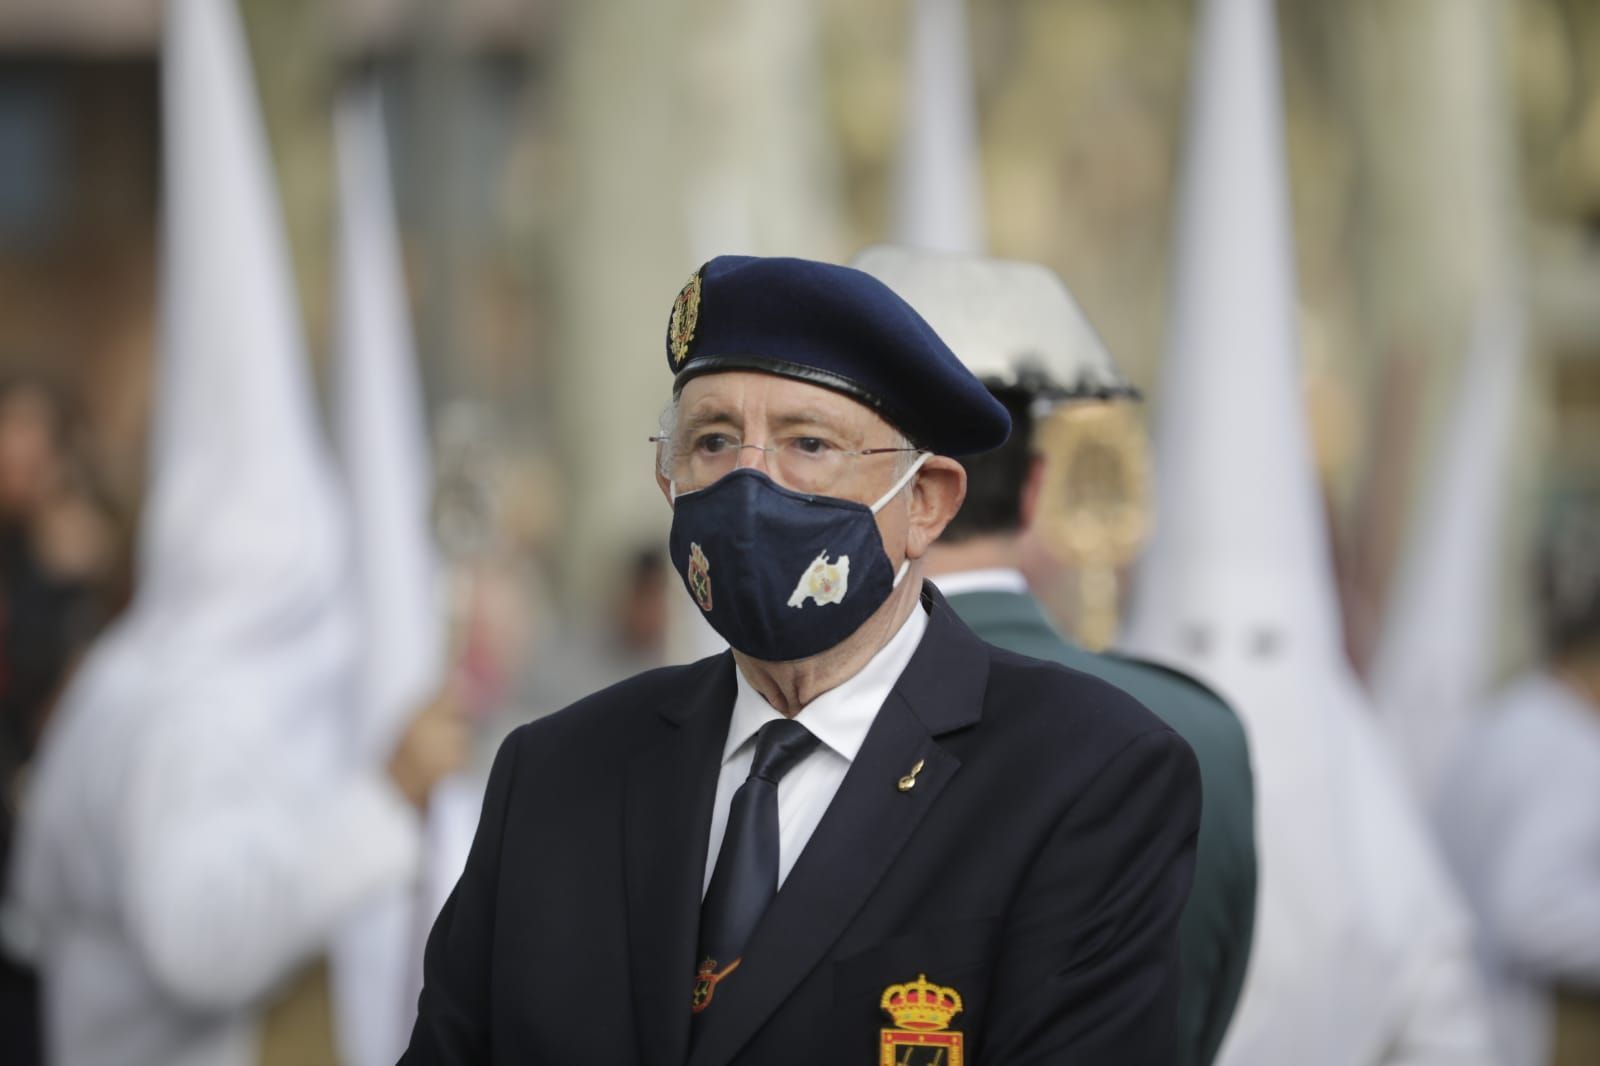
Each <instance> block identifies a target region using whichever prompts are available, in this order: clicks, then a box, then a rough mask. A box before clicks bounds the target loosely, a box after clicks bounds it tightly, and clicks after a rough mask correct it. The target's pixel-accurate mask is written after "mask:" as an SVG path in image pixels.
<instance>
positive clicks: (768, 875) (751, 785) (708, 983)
mask: <svg viewBox="0 0 1600 1066" xmlns="http://www.w3.org/2000/svg"><path fill="white" fill-rule="evenodd" d="M816 746H817V738H816V737H814V736H812V735H811V733H810V731H809V730H807V729H806V727H805V726H803V725H801V724H800V723H799V722H796V721H792V720H790V719H788V718H785V719H782V720H780V721H776V722H768V723H767V724H766V725H764V726H762V727H761V731H760V732H759V733H757V734H756V754H755V758H754V759H753V760H752V761H751V763H750V776H749V777H747V778H745V782H744V784H742V785H740V786H739V791H737V792H735V793H734V794H733V802H732V803H731V804H729V806H728V830H727V832H726V833H725V834H724V835H723V837H722V850H721V851H720V852H718V854H717V866H716V869H715V870H714V871H713V872H712V874H711V887H710V888H708V889H707V890H706V898H705V902H704V903H702V904H701V905H700V960H701V961H700V965H699V967H698V969H697V971H696V979H695V987H694V998H693V1001H692V1004H691V1006H692V1008H693V1010H694V1012H695V1013H696V1014H698V1013H700V1011H702V1010H704V1009H705V1008H706V1007H707V1006H708V1005H709V1004H710V1003H711V997H712V993H713V991H714V989H715V988H716V984H717V982H718V981H720V980H722V979H723V978H724V977H727V976H728V975H729V974H731V973H732V972H733V970H734V968H736V967H737V966H738V965H739V961H740V956H741V955H742V954H743V952H744V946H745V942H746V941H748V940H749V939H750V933H751V931H752V930H754V929H755V927H756V922H758V921H759V920H760V919H761V915H762V914H763V913H764V912H765V911H766V909H767V905H768V904H769V903H771V902H772V897H773V896H776V895H777V894H778V782H779V781H781V780H783V775H784V774H786V773H788V772H789V771H790V770H792V769H794V767H795V766H797V765H798V764H799V762H800V760H802V759H804V758H805V757H806V756H807V755H810V754H811V752H812V750H813V749H814V748H816Z"/></svg>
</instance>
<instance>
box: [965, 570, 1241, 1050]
mask: <svg viewBox="0 0 1600 1066" xmlns="http://www.w3.org/2000/svg"><path fill="white" fill-rule="evenodd" d="M948 598H949V601H950V606H951V607H953V608H955V611H956V614H958V615H960V616H961V619H962V621H964V622H966V623H967V625H969V626H971V627H972V629H973V630H974V631H975V632H976V633H977V634H978V636H980V637H982V638H983V639H984V640H986V641H988V642H989V643H991V644H995V645H998V646H999V647H1002V648H1005V649H1007V650H1008V651H1014V652H1020V653H1021V654H1023V655H1031V656H1033V657H1034V658H1036V659H1047V660H1050V661H1052V662H1058V663H1061V664H1062V665H1064V666H1068V667H1070V668H1072V669H1074V670H1079V671H1082V672H1083V673H1086V674H1093V675H1094V676H1096V677H1099V678H1102V679H1104V680H1106V681H1109V682H1111V683H1112V684H1113V685H1116V686H1117V687H1118V688H1120V689H1122V690H1123V691H1125V692H1127V693H1128V694H1129V695H1131V696H1133V697H1134V698H1135V699H1137V700H1138V701H1139V702H1140V703H1142V704H1144V705H1145V706H1146V707H1148V708H1149V709H1150V710H1152V711H1154V712H1155V713H1156V714H1157V715H1159V716H1160V717H1161V718H1162V719H1163V720H1165V721H1166V723H1167V724H1168V725H1170V726H1171V727H1172V728H1173V730H1174V731H1175V732H1176V733H1177V734H1178V735H1179V736H1181V737H1183V739H1184V740H1186V741H1188V742H1189V746H1190V747H1191V748H1193V749H1194V753H1195V756H1196V758H1198V759H1199V761H1200V781H1201V786H1202V788H1203V790H1204V796H1205V799H1204V806H1203V807H1202V809H1201V812H1200V839H1199V843H1198V850H1197V854H1196V860H1195V870H1194V889H1193V891H1192V892H1191V893H1190V895H1189V904H1188V906H1187V908H1185V910H1184V912H1183V920H1182V927H1181V930H1180V938H1181V942H1182V949H1183V993H1182V1001H1181V1005H1180V1007H1179V1015H1178V1043H1179V1048H1180V1053H1181V1059H1182V1062H1184V1063H1185V1064H1186V1066H1207V1064H1209V1063H1210V1062H1211V1061H1212V1059H1214V1058H1215V1057H1216V1054H1217V1048H1218V1046H1219V1045H1221V1043H1222V1037H1223V1034H1224V1033H1225V1032H1227V1029H1228V1022H1229V1020H1230V1019H1231V1018H1232V1017H1233V1008H1234V1004H1235V1003H1237V1002H1238V999H1239V988H1240V985H1242V984H1243V982H1244V969H1245V962H1246V961H1247V960H1248V959H1249V957H1250V940H1251V936H1252V934H1253V932H1254V928H1255V912H1256V838H1255V787H1254V784H1253V781H1252V779H1251V774H1250V750H1249V745H1248V744H1247V742H1246V740H1245V734H1244V727H1243V726H1241V725H1240V724H1239V719H1238V717H1237V716H1236V715H1235V714H1234V713H1233V711H1232V709H1231V708H1229V707H1228V705H1227V704H1226V703H1224V702H1223V701H1222V699H1221V698H1220V697H1218V696H1217V695H1216V694H1215V693H1213V692H1212V691H1211V690H1210V689H1208V688H1206V687H1205V686H1203V685H1202V684H1200V683H1199V682H1198V681H1195V680H1193V679H1192V678H1190V677H1188V676H1186V675H1184V674H1180V673H1178V672H1176V671H1172V670H1168V669H1166V668H1165V667H1161V666H1157V665H1155V664H1153V663H1145V662H1140V661H1138V660H1134V659H1125V658H1121V657H1118V656H1113V655H1095V654H1093V653H1091V652H1087V651H1084V650H1083V649H1082V648H1079V647H1075V646H1074V645H1072V644H1070V643H1068V642H1067V641H1066V640H1065V639H1064V638H1062V636H1061V635H1060V634H1059V633H1057V632H1056V630H1055V629H1054V627H1052V626H1051V625H1050V622H1049V620H1048V619H1046V618H1045V615H1044V612H1043V611H1042V610H1040V608H1039V605H1038V603H1037V602H1035V600H1034V599H1033V597H1031V596H1028V595H1026V594H1024V593H1020V592H967V593H962V594H960V595H955V596H950V597H948Z"/></svg>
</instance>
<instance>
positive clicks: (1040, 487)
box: [1017, 452, 1044, 533]
mask: <svg viewBox="0 0 1600 1066" xmlns="http://www.w3.org/2000/svg"><path fill="white" fill-rule="evenodd" d="M1043 491H1044V456H1043V455H1040V454H1039V453H1038V452H1029V453H1028V472H1027V474H1025V475H1024V476H1023V478H1022V498H1021V499H1020V500H1018V501H1017V519H1018V521H1019V522H1021V530H1020V531H1021V532H1023V533H1026V532H1027V531H1028V530H1030V529H1032V528H1033V520H1034V518H1036V517H1037V516H1038V514H1039V494H1040V493H1041V492H1043Z"/></svg>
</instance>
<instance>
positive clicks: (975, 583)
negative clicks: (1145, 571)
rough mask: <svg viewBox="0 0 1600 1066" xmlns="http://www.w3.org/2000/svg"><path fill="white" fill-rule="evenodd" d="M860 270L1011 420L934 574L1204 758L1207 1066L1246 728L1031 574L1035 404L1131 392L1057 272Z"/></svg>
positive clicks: (974, 610)
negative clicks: (1071, 618)
mask: <svg viewBox="0 0 1600 1066" xmlns="http://www.w3.org/2000/svg"><path fill="white" fill-rule="evenodd" d="M855 265H856V266H858V267H859V268H860V269H862V270H865V271H866V272H868V273H869V274H872V275H873V276H875V277H877V278H878V279H880V280H881V281H883V282H885V283H886V284H888V285H889V286H890V287H891V288H893V289H894V290H895V292H897V293H899V294H900V295H901V296H902V297H904V298H905V299H906V300H908V301H909V302H910V303H911V305H912V306H913V307H915V308H918V309H919V310H920V311H921V312H922V313H923V314H924V315H925V316H926V317H927V319H928V321H929V322H930V323H931V324H933V325H934V326H935V328H937V329H938V331H939V333H940V335H941V336H942V337H944V338H946V339H947V340H948V342H949V343H950V344H951V345H952V346H953V347H954V348H955V350H956V353H957V354H958V355H959V356H960V357H961V359H962V361H963V362H964V363H966V365H967V367H968V368H969V369H971V370H972V372H973V373H974V374H976V375H978V377H979V378H980V379H981V380H982V381H983V382H984V383H985V384H986V385H988V387H989V391H990V393H992V394H993V395H994V397H995V399H997V400H999V401H1000V402H1001V403H1003V404H1004V405H1005V407H1006V410H1007V411H1008V412H1009V413H1010V415H1011V436H1010V438H1009V439H1008V440H1007V441H1006V442H1005V444H1003V445H1001V446H1000V447H999V448H996V449H994V450H993V451H990V452H986V453H984V454H982V455H978V456H973V457H971V458H968V459H966V460H965V461H964V462H963V464H962V465H963V466H965V467H966V470H967V478H968V485H969V488H970V490H971V491H970V494H969V496H968V498H967V503H966V506H964V507H963V508H962V510H961V513H960V514H958V515H957V516H956V518H955V520H954V521H953V522H951V523H950V524H949V525H948V526H946V527H945V531H944V533H943V535H942V536H940V538H939V541H938V543H937V544H935V545H934V547H933V548H932V549H931V550H930V551H929V553H928V557H927V572H928V576H929V577H930V578H931V579H932V581H933V582H934V584H935V585H937V586H938V588H939V590H940V591H941V592H943V593H945V594H946V595H947V596H948V597H949V603H950V606H951V607H952V608H953V609H954V610H955V612H956V614H957V615H959V616H960V617H961V619H962V621H964V622H966V623H967V624H968V625H970V626H971V627H972V629H973V631H974V632H976V633H977V634H978V636H980V637H982V638H983V639H984V640H987V641H990V642H991V643H993V644H996V645H998V646H1000V647H1002V648H1006V649H1008V650H1010V651H1015V652H1021V653H1022V654H1024V655H1033V656H1036V657H1038V658H1040V659H1048V660H1051V661H1052V662H1058V663H1061V664H1062V665H1063V666H1069V667H1071V668H1072V669H1074V670H1082V671H1083V672H1084V673H1086V674H1093V675H1095V676H1096V677H1101V678H1104V679H1105V680H1107V681H1110V682H1111V683H1112V684H1114V685H1116V686H1117V687H1118V688H1120V689H1123V690H1124V691H1126V692H1128V693H1129V694H1131V695H1133V696H1134V697H1136V698H1137V699H1138V700H1139V701H1140V702H1142V703H1144V704H1145V705H1146V706H1148V707H1149V708H1150V709H1151V710H1152V711H1154V712H1155V713H1156V714H1158V715H1160V716H1161V717H1162V718H1163V719H1164V720H1165V721H1166V722H1167V724H1168V725H1170V726H1172V728H1173V729H1175V730H1176V731H1177V732H1178V735H1179V736H1181V737H1183V739H1184V740H1186V741H1188V742H1189V744H1190V746H1191V747H1193V749H1194V753H1195V757H1196V759H1198V760H1199V763H1200V780H1201V783H1202V784H1203V786H1204V788H1205V809H1204V810H1203V811H1202V812H1201V815H1200V838H1199V846H1198V850H1197V852H1196V855H1195V871H1194V891H1193V893H1192V894H1191V895H1190V897H1189V904H1188V906H1187V907H1186V908H1185V909H1184V912H1183V920H1182V922H1181V923H1180V926H1179V931H1180V939H1181V943H1182V947H1183V995H1182V997H1181V998H1180V1003H1179V1011H1178V1050H1179V1055H1178V1060H1177V1061H1179V1062H1181V1063H1185V1064H1191V1066H1204V1064H1208V1063H1210V1062H1211V1061H1212V1060H1213V1059H1215V1058H1216V1056H1217V1049H1218V1048H1219V1047H1220V1046H1221V1044H1222V1037H1223V1034H1225V1033H1226V1032H1227V1029H1228V1023H1229V1021H1230V1020H1231V1019H1232V1018H1233V1009H1234V1006H1235V1005H1236V1004H1237V1003H1238V1001H1239V991H1240V988H1241V987H1242V986H1243V984H1244V972H1245V963H1246V961H1247V960H1248V959H1249V957H1250V942H1251V938H1252V934H1253V932H1254V924H1255V910H1256V846H1255V788H1254V783H1253V780H1252V777H1251V771H1250V749H1249V745H1248V743H1247V741H1246V739H1245V733H1244V727H1243V726H1242V725H1241V724H1240V722H1239V718H1238V716H1237V715H1235V714H1234V712H1233V710H1232V709H1231V708H1230V707H1229V706H1228V705H1227V704H1226V703H1225V702H1223V700H1222V699H1221V698H1220V697H1219V696H1217V695H1216V694H1215V693H1213V692H1212V691H1211V690H1210V689H1208V688H1206V687H1205V686H1204V685H1202V684H1201V683H1200V682H1198V681H1196V680H1194V679H1193V678H1191V677H1189V676H1188V675H1186V674H1181V673H1179V672H1177V671H1176V670H1173V669H1170V668H1168V667H1163V666H1157V665H1154V664H1152V663H1147V662H1143V661H1140V660H1137V659H1131V658H1128V657H1126V656H1122V655H1110V654H1106V655H1096V654H1093V653H1091V652H1089V651H1086V650H1085V649H1083V648H1081V647H1078V646H1077V645H1075V644H1072V643H1071V642H1069V641H1068V640H1067V639H1066V638H1065V637H1063V636H1062V635H1061V634H1060V633H1058V632H1057V631H1056V630H1055V628H1054V627H1053V626H1052V625H1051V624H1050V622H1049V620H1048V619H1046V617H1045V614H1044V611H1043V610H1041V609H1040V606H1039V603H1038V601H1037V600H1035V599H1034V598H1033V597H1032V596H1031V595H1030V594H1029V592H1028V584H1027V580H1026V579H1025V578H1024V577H1023V575H1022V572H1021V570H1020V569H1019V567H1020V566H1021V560H1022V554H1023V553H1022V538H1023V536H1024V534H1025V533H1027V532H1028V530H1030V529H1032V528H1033V527H1034V524H1035V521H1036V520H1037V518H1038V515H1039V498H1040V494H1041V493H1040V490H1041V487H1042V482H1043V480H1044V467H1045V460H1044V457H1043V456H1042V455H1041V454H1040V453H1039V452H1038V451H1036V450H1035V442H1034V440H1033V429H1034V425H1035V422H1036V415H1035V412H1036V410H1037V409H1038V408H1039V407H1040V406H1041V405H1045V408H1046V410H1047V411H1048V410H1049V408H1050V407H1051V406H1053V405H1055V404H1058V403H1070V402H1074V401H1077V402H1082V401H1084V400H1100V401H1105V400H1107V399H1110V398H1112V397H1116V396H1123V397H1126V396H1129V395H1131V394H1132V391H1133V390H1132V389H1131V388H1130V387H1129V386H1128V385H1127V383H1126V381H1125V380H1124V379H1123V377H1122V375H1121V373H1120V372H1119V371H1118V370H1117V367H1116V363H1115V362H1114V361H1113V360H1112V358H1111V353H1110V352H1108V351H1107V350H1106V348H1105V345H1104V344H1103V343H1102V342H1101V340H1100V338H1099V337H1098V336H1097V335H1096V334H1095V332H1094V330H1093V328H1092V327H1091V326H1090V325H1089V322H1088V320H1087V319H1085V318H1084V316H1083V312H1082V311H1081V310H1079V308H1078V305H1077V302H1076V301H1074V300H1073V298H1072V294H1071V293H1070V292H1068V291H1067V287H1066V285H1064V284H1063V283H1062V281H1061V279H1060V278H1058V277H1057V276H1056V275H1055V274H1053V273H1051V272H1050V271H1049V270H1048V269H1046V268H1045V267H1042V266H1039V265H1038V264H1035V263H1020V262H1013V261H1007V260H999V259H986V258H982V257H978V256H965V255H948V254H941V253H934V252H918V251H914V250H911V249H907V248H895V247H891V246H887V245H880V246H878V247H875V248H869V249H868V250H867V251H865V252H863V253H862V254H861V255H860V256H858V257H857V259H856V260H855ZM1056 414H1064V412H1056ZM1094 488H1096V486H1086V485H1078V484H1070V485H1068V487H1067V490H1066V491H1067V494H1068V496H1069V497H1071V496H1072V495H1073V494H1074V493H1076V492H1090V491H1093V490H1094ZM1070 502H1072V501H1070V500H1069V504H1070Z"/></svg>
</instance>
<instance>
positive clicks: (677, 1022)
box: [623, 654, 734, 1066]
mask: <svg viewBox="0 0 1600 1066" xmlns="http://www.w3.org/2000/svg"><path fill="white" fill-rule="evenodd" d="M733 669H734V667H733V657H732V656H731V655H728V654H724V655H723V656H721V657H720V658H719V659H717V660H714V661H712V662H710V663H708V664H707V670H706V677H704V678H703V679H701V680H700V681H699V682H698V684H695V685H694V686H693V687H692V688H691V690H690V691H689V693H688V694H687V695H686V696H685V697H684V699H683V700H682V701H680V702H678V703H675V704H672V705H670V706H667V707H664V708H662V709H661V710H660V711H659V716H658V717H656V719H655V720H654V721H652V722H651V723H650V727H651V729H653V730H654V734H655V735H653V736H652V737H650V738H649V739H648V740H647V741H646V742H645V744H644V746H643V747H641V748H640V749H639V750H638V751H636V752H635V753H634V754H633V755H632V756H631V758H630V759H629V762H628V776H627V786H626V788H627V796H626V800H625V806H624V808H623V820H624V821H623V855H624V860H623V861H624V876H625V877H626V882H627V896H628V945H629V961H630V963H631V967H632V976H633V1006H634V1019H635V1024H636V1026H637V1028H638V1034H639V1056H640V1062H641V1063H645V1064H650V1066H656V1064H661V1066H678V1064H679V1063H682V1062H683V1060H684V1056H685V1055H686V1054H687V1053H688V1046H689V993H690V992H691V990H692V988H693V982H694V962H695V958H694V954H695V937H696V934H697V930H698V927H699V918H700V894H701V886H702V883H703V881H704V878H705V861H706V837H707V834H708V832H709V829H710V824H711V804H712V802H713V801H714V799H715V797H716V789H717V775H718V771H719V767H720V765H721V759H722V745H723V742H724V740H725V739H726V737H727V733H728V718H729V715H730V714H731V713H732V711H733V699H734V680H733Z"/></svg>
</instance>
